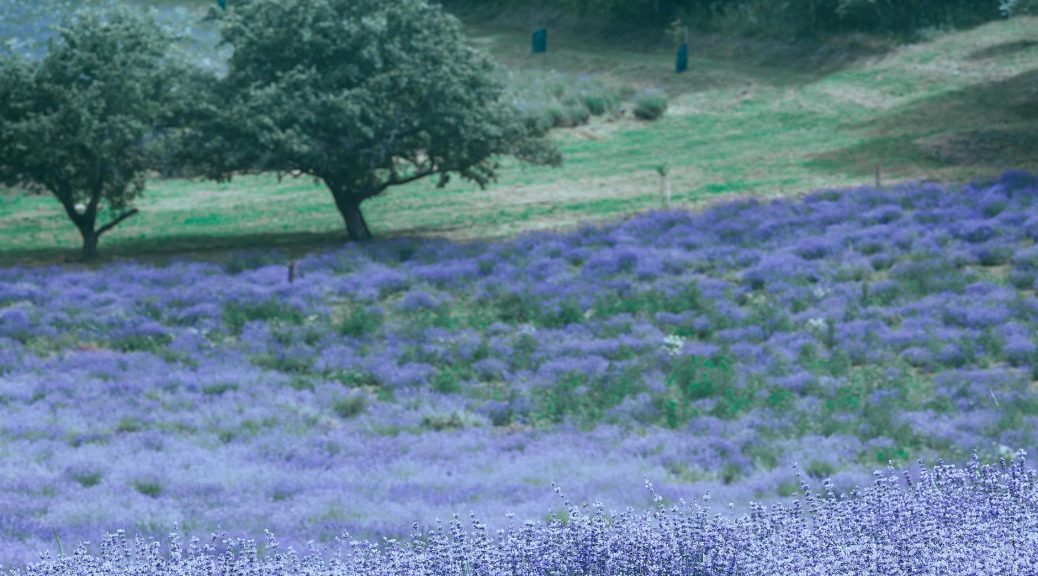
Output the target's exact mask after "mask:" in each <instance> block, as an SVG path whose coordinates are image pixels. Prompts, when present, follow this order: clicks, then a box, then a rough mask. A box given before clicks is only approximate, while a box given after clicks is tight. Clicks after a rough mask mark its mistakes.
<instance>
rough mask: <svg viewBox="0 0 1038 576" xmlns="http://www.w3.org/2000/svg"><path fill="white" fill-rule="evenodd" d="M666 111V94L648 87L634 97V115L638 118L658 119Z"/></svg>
mask: <svg viewBox="0 0 1038 576" xmlns="http://www.w3.org/2000/svg"><path fill="white" fill-rule="evenodd" d="M666 111H667V94H666V93H664V92H663V91H662V90H658V89H654V88H650V89H648V90H643V91H642V92H640V93H639V94H638V95H637V96H635V98H634V116H635V118H638V119H639V120H658V119H659V118H660V117H661V116H663V113H664V112H666Z"/></svg>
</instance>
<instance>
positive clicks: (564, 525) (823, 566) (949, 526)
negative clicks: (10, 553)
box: [12, 451, 1038, 576]
mask: <svg viewBox="0 0 1038 576" xmlns="http://www.w3.org/2000/svg"><path fill="white" fill-rule="evenodd" d="M1024 457H1025V453H1024V452H1023V451H1020V452H1018V453H1017V454H1016V458H1015V461H1014V462H1013V463H1012V464H1007V463H1006V461H1005V460H1004V459H1003V460H1002V461H1001V464H1000V466H990V465H987V466H984V467H980V466H979V465H978V461H977V459H976V457H975V456H974V458H973V459H971V460H970V462H969V463H968V464H967V466H966V467H965V469H958V468H955V467H954V466H947V465H943V464H940V465H938V466H936V467H934V468H933V469H932V470H931V469H927V468H922V469H921V470H920V472H919V475H918V477H917V478H915V479H913V478H912V476H911V475H909V473H908V472H905V474H904V483H903V485H902V480H901V478H899V477H898V475H897V474H895V473H894V471H893V468H890V471H889V473H888V474H886V475H884V474H883V473H881V472H876V478H875V481H874V484H873V485H872V486H869V487H867V488H864V489H861V490H855V492H854V493H853V494H851V495H846V494H840V495H837V494H836V493H835V492H834V491H833V485H832V482H831V481H828V480H827V481H826V482H825V483H824V489H825V494H824V495H820V496H819V495H815V494H814V493H813V492H812V491H811V489H810V487H809V486H808V484H807V483H806V482H805V481H804V480H802V479H801V480H800V485H799V487H798V488H799V489H800V490H801V491H802V492H801V498H799V499H797V500H796V501H795V502H794V503H793V505H792V506H784V505H781V504H780V505H776V506H773V507H771V508H770V509H769V508H768V507H765V506H761V505H754V506H753V508H752V511H751V513H750V514H749V515H746V516H743V517H736V516H734V515H731V514H728V515H725V514H721V513H715V512H714V511H713V510H712V509H711V507H710V505H709V500H710V498H709V496H705V497H704V500H705V501H706V502H707V504H706V506H705V507H704V506H703V505H700V504H698V503H686V502H684V501H682V502H680V503H678V504H675V505H672V506H666V505H664V504H663V503H662V497H661V496H655V498H654V500H655V501H656V504H657V507H656V509H655V510H653V511H651V512H645V513H638V512H634V511H632V510H630V509H628V510H627V511H625V512H623V513H619V514H618V513H616V512H611V511H610V512H607V511H606V510H605V509H604V508H603V506H602V505H601V504H600V503H594V504H592V505H590V506H584V507H580V506H577V505H575V504H574V503H572V502H571V501H570V500H568V499H566V498H565V496H563V506H562V508H561V510H560V511H559V514H558V515H554V516H553V517H552V519H551V520H550V521H547V522H525V523H521V524H520V523H516V522H514V521H512V522H510V523H509V525H508V526H507V527H505V528H502V529H499V530H497V531H493V532H492V531H491V530H489V529H488V528H487V526H486V525H485V524H483V523H482V522H481V521H480V520H478V519H477V518H476V516H475V515H472V518H471V525H470V527H469V528H468V529H466V527H465V525H464V524H463V523H462V522H461V521H460V520H458V517H457V516H455V517H454V520H453V521H451V522H450V523H448V524H446V525H444V524H442V523H437V525H436V526H435V527H432V528H428V529H425V530H423V529H420V528H418V527H417V526H416V527H415V530H414V532H413V533H412V534H411V537H412V538H411V540H410V541H409V542H407V543H403V544H401V543H398V541H397V540H395V539H386V540H383V541H382V542H379V543H370V542H363V541H356V540H352V539H351V538H350V537H349V535H348V534H343V535H342V536H341V537H339V538H336V544H337V546H336V547H334V548H333V549H332V554H330V555H329V554H322V553H321V550H320V549H319V548H317V547H313V546H311V547H310V549H309V551H307V552H301V551H296V550H294V549H293V548H288V549H287V550H284V549H282V548H281V546H280V544H279V542H278V541H277V539H276V538H275V537H274V535H273V534H271V533H270V532H267V538H266V542H265V544H264V545H262V546H263V547H262V552H261V551H260V545H257V543H256V542H255V541H253V540H246V539H229V538H226V537H223V538H221V536H220V535H217V534H214V535H213V536H212V539H211V541H210V542H207V543H203V542H202V541H201V540H200V539H198V538H192V539H191V540H190V542H189V543H188V544H187V545H186V546H185V544H184V542H183V541H182V538H181V536H180V534H179V533H177V532H173V533H170V534H169V537H168V538H167V539H166V542H165V544H163V543H162V542H160V541H157V540H144V539H140V538H137V539H136V540H135V541H134V542H133V543H132V544H131V542H130V541H129V540H128V539H127V537H126V535H125V533H124V532H122V531H120V532H117V533H115V534H109V535H108V536H106V537H105V538H104V539H103V540H102V542H101V544H100V546H99V547H98V548H99V550H98V551H97V552H96V555H93V554H92V553H91V550H90V547H89V546H88V545H86V544H83V545H81V546H80V547H79V548H77V549H76V550H75V552H74V553H73V554H72V555H69V556H66V555H64V554H62V555H59V556H58V557H56V558H53V557H51V556H49V555H45V556H44V557H43V559H42V560H41V561H39V562H36V563H33V564H30V565H28V566H26V567H25V568H24V570H20V571H17V572H13V573H12V576H66V575H72V574H105V575H107V576H123V575H127V576H128V575H131V574H132V575H142V574H145V575H150V574H182V575H185V576H202V575H205V576H216V575H227V576H230V575H232V574H270V575H272V576H282V575H284V576H288V575H294V574H311V575H319V576H325V575H327V576H332V575H340V574H342V575H345V574H350V575H369V574H370V575H375V574H378V575H385V576H392V575H404V574H406V575H408V576H416V575H429V576H433V575H435V576H443V575H455V574H456V575H465V574H504V575H516V576H520V575H521V576H533V575H541V574H544V575H548V574H574V575H597V574H602V575H609V574H624V575H640V574H645V575H660V576H670V575H673V574H697V575H703V576H711V575H722V574H724V575H747V576H750V575H757V576H765V575H772V574H817V575H819V576H825V575H840V576H847V575H858V574H860V575H874V574H889V575H897V574H905V575H908V574H913V575H915V574H934V575H941V576H954V575H972V574H1012V575H1016V574H1033V573H1035V571H1038V475H1036V474H1035V472H1034V470H1030V469H1027V468H1025V466H1024ZM647 486H648V488H649V489H650V491H652V486H651V484H647ZM556 491H557V492H558V489H556Z"/></svg>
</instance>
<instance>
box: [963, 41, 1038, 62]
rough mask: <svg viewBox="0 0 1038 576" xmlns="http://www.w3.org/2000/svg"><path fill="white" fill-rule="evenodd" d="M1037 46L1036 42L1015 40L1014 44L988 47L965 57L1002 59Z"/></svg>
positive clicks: (968, 58)
mask: <svg viewBox="0 0 1038 576" xmlns="http://www.w3.org/2000/svg"><path fill="white" fill-rule="evenodd" d="M1035 46H1038V40H1017V41H1015V42H1006V43H1005V44H996V45H995V46H988V47H987V48H983V49H980V50H977V51H976V52H974V53H972V54H970V55H969V56H967V57H966V59H967V60H973V61H978V60H990V59H991V58H1004V57H1006V56H1012V55H1013V54H1017V53H1019V52H1023V51H1024V50H1029V49H1031V48H1034V47H1035Z"/></svg>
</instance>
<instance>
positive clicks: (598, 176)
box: [0, 18, 1038, 264]
mask: <svg viewBox="0 0 1038 576" xmlns="http://www.w3.org/2000/svg"><path fill="white" fill-rule="evenodd" d="M471 32H472V33H473V35H474V37H475V42H476V43H477V44H479V45H481V46H483V47H485V48H487V49H488V50H489V51H490V52H491V53H492V54H494V56H495V57H496V58H498V59H499V60H501V61H502V62H503V63H504V64H505V65H506V66H507V67H508V68H510V69H512V70H516V71H519V73H518V74H517V76H518V77H520V78H528V77H529V75H530V74H531V73H537V72H538V71H540V72H544V73H546V74H547V73H549V72H550V74H551V75H553V77H554V78H556V80H558V79H560V78H561V79H562V81H563V82H564V81H565V79H566V78H572V79H574V80H577V79H580V78H585V80H586V79H587V76H588V75H590V77H591V80H593V81H594V82H597V83H601V85H603V86H607V87H611V88H610V90H613V89H615V90H616V93H617V94H619V95H621V96H623V97H624V98H630V97H631V95H632V94H634V93H635V92H637V91H638V90H642V89H645V88H649V87H652V86H658V87H660V88H662V89H664V90H666V92H667V93H668V95H669V96H670V103H669V108H668V111H667V112H666V114H665V115H664V116H663V117H662V118H661V119H660V120H659V121H657V122H652V123H649V122H642V121H639V120H637V119H635V118H634V117H633V114H632V113H631V111H630V110H627V111H626V112H625V113H624V114H623V115H622V116H619V117H615V116H614V115H609V114H606V115H604V116H602V117H598V118H594V119H592V121H591V123H590V124H587V125H584V126H579V127H576V128H572V129H565V130H560V131H557V132H556V133H555V136H554V138H556V140H557V141H558V143H559V145H560V147H561V149H562V151H563V153H564V155H565V160H566V164H565V166H564V167H563V168H561V169H557V170H552V169H545V168H531V167H526V166H520V165H516V164H515V163H509V162H506V163H505V165H504V168H503V170H502V173H501V179H500V181H499V182H498V183H497V184H496V185H494V186H492V187H491V188H490V189H488V190H486V191H480V190H479V189H478V188H477V187H475V186H473V185H470V184H467V183H463V182H456V183H452V184H451V185H449V186H448V187H447V188H446V189H442V190H440V189H437V188H436V187H435V186H434V185H433V183H432V182H421V183H417V184H414V185H411V186H408V187H405V188H400V189H395V190H391V191H390V192H389V193H387V194H385V195H384V196H382V197H380V198H376V199H374V200H372V201H370V202H369V203H367V204H366V205H365V208H366V211H367V216H368V221H369V223H370V225H371V227H372V229H373V232H374V233H375V234H376V235H379V236H388V235H421V234H435V235H443V236H448V237H453V238H474V237H494V236H506V235H511V234H514V233H516V232H519V231H524V230H531V229H543V228H560V227H569V226H572V225H574V224H576V223H578V222H588V221H601V220H605V219H611V218H615V217H620V216H623V215H627V214H631V213H634V212H638V211H641V210H645V209H649V208H655V207H658V206H659V203H660V199H659V197H658V190H659V176H658V174H657V171H656V170H657V168H658V167H659V166H660V165H661V164H666V165H667V166H668V168H669V174H670V176H669V177H670V179H671V183H672V185H673V198H674V201H675V203H677V204H678V205H683V206H695V205H698V204H701V203H704V202H708V201H710V200H712V199H716V198H718V197H722V196H723V197H728V196H732V195H743V194H752V195H758V196H776V195H784V194H797V193H803V192H806V191H809V190H811V189H816V188H821V187H831V186H843V185H852V184H856V183H865V182H871V181H872V179H873V174H874V171H875V168H876V166H880V167H881V170H882V175H883V178H884V179H885V181H891V180H900V179H916V178H928V179H941V180H968V179H971V178H974V177H977V176H983V175H989V174H993V173H997V172H999V171H1001V170H1003V169H1005V168H1008V167H1018V168H1024V169H1029V170H1032V171H1033V170H1038V157H1036V156H1035V155H1034V154H1033V150H1034V149H1036V148H1038V101H1036V99H1035V98H1034V96H1033V94H1034V91H1035V89H1036V86H1038V44H1036V43H1034V42H1033V41H1031V40H1030V39H1031V38H1034V37H1036V35H1038V19H1035V18H1017V19H1013V20H1010V21H1007V22H998V23H993V24H988V25H985V26H982V27H979V28H977V29H974V30H970V31H965V32H956V33H950V34H947V35H944V36H940V37H937V38H936V39H934V40H931V41H928V42H924V43H920V44H915V45H910V46H905V47H901V48H897V49H894V50H892V51H890V52H888V53H886V54H883V55H878V56H872V57H869V58H865V59H859V60H857V61H856V62H855V63H852V64H849V65H846V66H844V67H843V68H842V69H836V70H828V71H825V72H818V73H810V72H805V71H804V70H803V68H792V67H790V68H783V67H779V66H773V65H770V66H763V65H761V66H758V65H754V64H752V63H747V60H746V58H742V57H741V58H738V59H734V58H731V59H729V58H723V57H707V56H704V55H703V54H707V53H710V54H716V53H717V50H715V49H713V48H711V49H710V50H709V51H708V50H707V49H706V48H703V49H702V50H697V47H696V44H695V43H693V49H692V58H691V61H690V72H689V73H687V74H684V75H680V76H678V75H675V74H673V73H672V66H673V62H672V56H673V55H672V54H671V53H670V52H669V51H664V50H643V51H638V50H624V49H620V48H617V47H616V46H612V45H606V44H602V43H600V42H595V41H582V40H580V39H575V38H569V37H566V36H564V35H556V36H554V37H553V39H552V46H551V47H550V52H549V53H548V54H546V55H543V56H538V57H534V56H531V55H529V54H528V53H527V51H528V40H529V39H528V38H527V37H526V33H525V32H517V31H513V30H501V29H494V28H487V27H473V28H472V30H471ZM625 91H626V92H628V93H627V94H623V92H625ZM625 106H626V107H627V108H629V107H630V105H629V104H627V105H625ZM139 206H140V208H141V214H140V215H139V216H138V217H136V218H134V219H132V220H130V221H127V222H126V223H125V224H124V225H122V226H120V227H119V228H118V229H117V230H116V231H114V232H113V233H111V234H110V235H109V236H107V237H105V238H104V239H103V240H102V250H103V252H105V253H106V254H108V255H110V256H128V255H133V256H157V255H163V254H175V253H182V252H206V251H210V252H215V253H217V254H221V253H223V251H225V250H227V249H235V248H243V247H246V248H248V247H256V246H274V247H282V248H284V249H285V250H286V251H293V250H300V251H303V250H308V249H311V248H313V247H315V246H319V245H326V244H329V243H337V242H341V241H343V238H344V236H343V234H342V233H341V229H342V223H341V221H340V219H339V217H338V214H337V213H336V212H335V209H334V207H333V204H332V202H331V198H330V196H329V194H328V193H327V192H326V191H325V190H324V189H323V188H322V187H321V186H319V185H316V184H314V183H313V182H311V181H309V180H305V179H285V180H282V181H278V180H277V179H276V178H274V177H273V176H271V175H255V176H246V177H239V178H236V179H235V180H234V181H233V182H231V183H229V184H214V183H209V182H198V181H188V180H165V181H154V182H152V183H151V184H150V185H149V187H148V190H147V193H146V194H145V196H144V198H143V199H142V200H141V201H140V203H139ZM0 239H2V243H0V263H8V264H9V263H12V262H27V261H55V260H60V259H62V258H64V257H65V256H68V255H72V254H74V249H75V248H76V247H77V246H78V242H79V239H78V237H77V235H76V232H75V230H74V228H73V227H72V226H71V225H69V224H68V222H67V221H66V219H65V217H64V216H63V214H62V212H61V210H60V208H59V206H58V205H57V203H56V202H54V201H53V200H52V199H51V198H50V197H48V196H29V195H25V194H22V193H19V192H13V191H9V192H7V193H0Z"/></svg>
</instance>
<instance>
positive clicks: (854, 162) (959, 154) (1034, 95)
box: [807, 43, 1038, 177]
mask: <svg viewBox="0 0 1038 576" xmlns="http://www.w3.org/2000/svg"><path fill="white" fill-rule="evenodd" d="M1036 44H1038V43H1036ZM842 129H843V130H847V131H851V132H853V133H857V134H859V135H860V136H861V141H860V142H859V143H858V144H855V145H853V146H850V147H847V148H843V149H840V150H835V151H831V152H827V153H824V154H820V155H817V156H815V157H813V158H812V159H811V160H810V161H808V163H807V165H808V166H809V167H812V168H816V169H819V170H823V171H827V172H836V173H842V174H848V175H853V176H860V175H863V174H870V173H871V172H872V171H873V170H874V169H875V167H876V166H877V165H880V166H882V167H883V169H884V170H885V171H887V170H889V171H891V172H892V173H895V174H898V175H899V176H904V177H924V176H927V175H928V174H929V173H930V172H941V173H944V174H948V173H949V172H952V173H954V172H955V171H956V170H957V169H959V170H961V171H962V173H963V174H964V175H965V174H966V173H967V172H968V173H973V174H982V173H988V174H994V173H998V172H1001V171H1003V170H1005V169H1009V168H1021V169H1025V170H1030V171H1035V170H1038V153H1036V151H1038V69H1035V70H1030V71H1027V72H1024V73H1021V74H1019V75H1017V76H1014V77H1012V78H1009V79H1006V80H1002V81H998V82H991V83H985V84H980V85H976V86H972V87H969V88H965V89H962V90H958V91H954V92H950V93H947V94H943V95H940V96H936V97H933V98H928V99H925V100H922V101H919V102H915V103H912V104H910V105H907V106H903V107H901V108H896V109H894V110H892V111H890V112H889V113H887V114H885V115H884V116H882V117H880V118H878V119H876V120H873V121H870V122H867V123H863V124H849V125H845V126H843V128H842Z"/></svg>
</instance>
